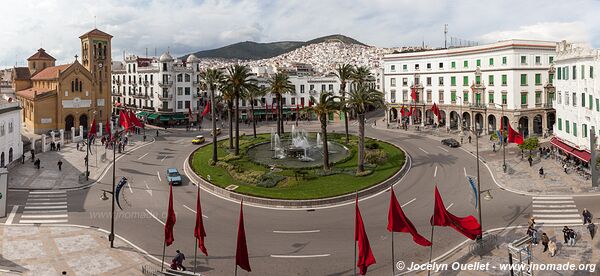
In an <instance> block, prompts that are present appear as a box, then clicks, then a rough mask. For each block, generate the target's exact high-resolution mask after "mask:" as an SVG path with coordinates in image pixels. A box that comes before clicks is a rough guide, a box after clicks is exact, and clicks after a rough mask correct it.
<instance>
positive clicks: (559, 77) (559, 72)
mask: <svg viewBox="0 0 600 276" xmlns="http://www.w3.org/2000/svg"><path fill="white" fill-rule="evenodd" d="M556 71H558V78H557V79H558V80H560V79H561V77H562V74H561V72H562V70H560V68H558V70H556Z"/></svg>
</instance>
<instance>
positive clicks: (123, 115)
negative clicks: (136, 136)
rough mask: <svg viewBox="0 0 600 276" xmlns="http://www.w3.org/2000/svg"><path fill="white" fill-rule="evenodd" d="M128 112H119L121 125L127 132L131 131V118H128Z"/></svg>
mask: <svg viewBox="0 0 600 276" xmlns="http://www.w3.org/2000/svg"><path fill="white" fill-rule="evenodd" d="M126 112H127V111H125V110H121V112H119V125H121V126H122V127H123V128H124V129H125V131H127V130H129V127H130V125H129V116H127V113H126Z"/></svg>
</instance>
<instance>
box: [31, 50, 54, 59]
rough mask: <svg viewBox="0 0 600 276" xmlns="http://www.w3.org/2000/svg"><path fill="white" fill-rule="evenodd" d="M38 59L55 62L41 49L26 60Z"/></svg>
mask: <svg viewBox="0 0 600 276" xmlns="http://www.w3.org/2000/svg"><path fill="white" fill-rule="evenodd" d="M40 59H41V60H56V59H55V58H53V57H52V56H51V55H49V54H48V53H46V50H44V49H43V48H39V49H38V50H37V53H35V54H33V55H32V56H30V57H29V58H28V59H27V60H40Z"/></svg>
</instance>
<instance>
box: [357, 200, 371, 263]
mask: <svg viewBox="0 0 600 276" xmlns="http://www.w3.org/2000/svg"><path fill="white" fill-rule="evenodd" d="M355 206H356V214H355V220H354V241H356V242H357V243H358V261H357V262H356V266H357V267H358V268H359V270H360V274H361V275H365V274H367V268H368V267H369V266H370V265H372V264H375V256H373V251H372V250H371V245H370V244H369V238H368V237H367V231H365V225H364V223H363V220H362V216H361V215H360V209H358V194H357V195H356V204H355Z"/></svg>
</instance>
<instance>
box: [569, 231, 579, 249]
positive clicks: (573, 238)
mask: <svg viewBox="0 0 600 276" xmlns="http://www.w3.org/2000/svg"><path fill="white" fill-rule="evenodd" d="M576 239H577V233H575V230H573V229H569V245H570V246H574V245H575V241H576Z"/></svg>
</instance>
